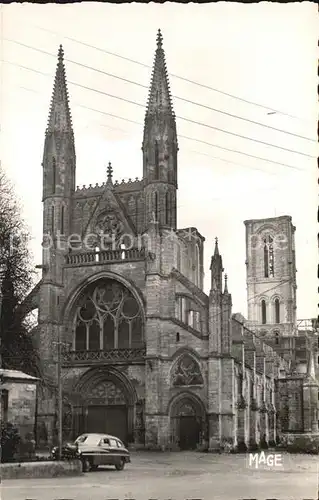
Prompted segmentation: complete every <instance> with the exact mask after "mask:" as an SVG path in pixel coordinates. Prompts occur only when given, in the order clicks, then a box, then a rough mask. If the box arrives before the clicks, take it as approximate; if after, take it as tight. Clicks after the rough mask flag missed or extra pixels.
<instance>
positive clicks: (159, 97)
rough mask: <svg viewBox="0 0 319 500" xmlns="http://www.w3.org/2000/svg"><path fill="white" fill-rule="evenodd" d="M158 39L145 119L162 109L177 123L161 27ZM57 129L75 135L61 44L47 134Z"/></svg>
mask: <svg viewBox="0 0 319 500" xmlns="http://www.w3.org/2000/svg"><path fill="white" fill-rule="evenodd" d="M156 42H157V47H156V52H155V60H154V64H153V72H152V77H151V85H150V91H149V96H148V101H147V107H146V116H145V120H146V119H147V117H148V116H150V115H154V114H155V113H156V112H158V111H160V112H162V113H164V114H165V115H169V116H170V117H171V118H172V119H173V121H174V122H175V113H174V111H173V105H172V97H171V91H170V86H169V81H168V72H167V67H166V61H165V53H164V50H163V36H162V33H161V30H158V33H157V40H156ZM56 131H59V132H71V133H72V134H73V127H72V118H71V112H70V105H69V94H68V89H67V83H66V75H65V66H64V52H63V47H62V45H60V47H59V51H58V64H57V68H56V73H55V80H54V86H53V93H52V98H51V105H50V111H49V118H48V124H47V129H46V133H47V134H48V133H52V132H56Z"/></svg>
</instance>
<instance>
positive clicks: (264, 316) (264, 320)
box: [261, 300, 267, 325]
mask: <svg viewBox="0 0 319 500" xmlns="http://www.w3.org/2000/svg"><path fill="white" fill-rule="evenodd" d="M261 322H262V324H263V325H265V324H266V323H267V309H266V301H265V300H262V301H261Z"/></svg>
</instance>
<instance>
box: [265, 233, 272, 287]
mask: <svg viewBox="0 0 319 500" xmlns="http://www.w3.org/2000/svg"><path fill="white" fill-rule="evenodd" d="M273 241H274V240H273V238H272V237H271V236H266V237H265V238H264V274H265V278H272V277H274V247H273Z"/></svg>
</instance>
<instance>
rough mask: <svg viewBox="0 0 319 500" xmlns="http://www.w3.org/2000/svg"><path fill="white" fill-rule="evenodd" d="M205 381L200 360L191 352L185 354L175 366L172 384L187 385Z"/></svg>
mask: <svg viewBox="0 0 319 500" xmlns="http://www.w3.org/2000/svg"><path fill="white" fill-rule="evenodd" d="M203 383H204V381H203V377H202V374H201V371H200V367H199V364H198V362H197V361H196V360H195V359H194V358H193V357H192V356H190V355H189V354H184V355H183V356H181V357H180V359H179V360H178V361H177V363H176V365H175V366H174V367H173V372H172V375H171V385H173V386H175V387H176V386H187V385H202V384H203Z"/></svg>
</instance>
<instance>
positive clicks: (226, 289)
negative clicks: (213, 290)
mask: <svg viewBox="0 0 319 500" xmlns="http://www.w3.org/2000/svg"><path fill="white" fill-rule="evenodd" d="M227 280H228V276H227V274H225V286H224V293H228V286H227Z"/></svg>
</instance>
